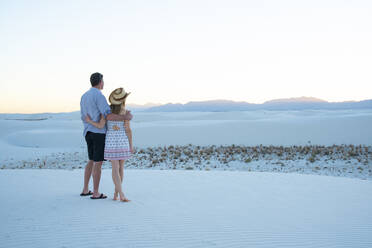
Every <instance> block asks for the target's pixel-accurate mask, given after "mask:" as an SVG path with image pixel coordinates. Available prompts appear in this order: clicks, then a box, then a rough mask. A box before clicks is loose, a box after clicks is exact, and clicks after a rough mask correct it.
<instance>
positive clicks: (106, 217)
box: [0, 170, 372, 248]
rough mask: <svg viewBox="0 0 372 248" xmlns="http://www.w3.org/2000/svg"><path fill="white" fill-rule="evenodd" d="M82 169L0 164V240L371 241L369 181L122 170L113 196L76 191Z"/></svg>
mask: <svg viewBox="0 0 372 248" xmlns="http://www.w3.org/2000/svg"><path fill="white" fill-rule="evenodd" d="M82 175H83V171H82V170H74V171H66V170H1V171H0V195H1V199H2V200H1V201H0V209H1V211H0V219H1V224H0V247H15V248H16V247H38V248H40V247H48V248H49V247H66V248H68V247H81V248H84V247H327V248H328V247H366V248H367V247H372V215H371V206H372V194H371V192H372V182H371V181H366V180H358V179H349V178H336V177H326V176H312V175H296V174H273V173H249V172H227V171H208V172H203V171H170V170H168V171H161V170H127V171H126V172H125V182H124V188H125V192H126V194H127V196H128V198H130V199H132V202H131V203H121V202H114V201H112V200H109V199H106V200H90V199H89V198H83V197H80V196H79V193H80V192H79V190H80V189H81V183H82ZM112 190H113V185H112V182H111V172H110V171H108V170H104V171H103V176H102V183H101V191H102V192H104V193H107V194H109V195H110V196H112Z"/></svg>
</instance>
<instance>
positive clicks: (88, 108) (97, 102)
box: [80, 87, 111, 137]
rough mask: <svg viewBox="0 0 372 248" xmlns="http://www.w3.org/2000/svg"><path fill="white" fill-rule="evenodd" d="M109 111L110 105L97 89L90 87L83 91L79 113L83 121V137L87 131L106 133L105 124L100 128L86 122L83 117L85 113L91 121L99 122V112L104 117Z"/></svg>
mask: <svg viewBox="0 0 372 248" xmlns="http://www.w3.org/2000/svg"><path fill="white" fill-rule="evenodd" d="M110 113H111V109H110V106H109V105H108V103H107V101H106V98H105V96H104V95H103V94H102V92H101V91H100V90H99V89H97V88H94V87H92V88H90V89H89V90H88V91H87V92H85V93H84V95H83V96H82V97H81V100H80V114H81V120H82V121H83V123H84V137H85V135H86V134H87V132H88V131H90V132H92V133H106V126H105V127H104V128H101V129H100V128H96V127H95V126H93V125H91V124H89V123H88V122H86V121H85V117H86V115H87V114H88V115H89V116H90V118H91V119H92V120H93V121H95V122H99V120H100V119H101V114H103V115H104V116H105V118H106V116H107V115H108V114H110Z"/></svg>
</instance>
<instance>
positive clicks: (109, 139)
mask: <svg viewBox="0 0 372 248" xmlns="http://www.w3.org/2000/svg"><path fill="white" fill-rule="evenodd" d="M131 155H132V154H131V152H130V147H129V141H128V137H127V134H126V133H125V128H124V122H123V121H107V132H106V141H105V155H104V156H105V159H106V160H126V159H128V158H130V157H131Z"/></svg>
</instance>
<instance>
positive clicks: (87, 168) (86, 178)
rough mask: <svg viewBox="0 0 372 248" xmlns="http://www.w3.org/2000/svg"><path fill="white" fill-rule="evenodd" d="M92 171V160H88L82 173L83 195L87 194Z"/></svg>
mask: <svg viewBox="0 0 372 248" xmlns="http://www.w3.org/2000/svg"><path fill="white" fill-rule="evenodd" d="M92 169H93V160H89V161H88V163H87V165H86V166H85V171H84V187H83V192H82V193H83V194H87V193H88V192H89V181H90V177H91V175H92Z"/></svg>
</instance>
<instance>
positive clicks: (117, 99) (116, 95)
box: [109, 88, 130, 105]
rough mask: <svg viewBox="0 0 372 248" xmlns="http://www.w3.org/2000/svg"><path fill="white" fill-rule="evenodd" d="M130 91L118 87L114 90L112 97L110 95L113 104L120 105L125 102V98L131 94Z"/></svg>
mask: <svg viewBox="0 0 372 248" xmlns="http://www.w3.org/2000/svg"><path fill="white" fill-rule="evenodd" d="M129 94H130V92H129V93H128V92H125V90H124V89H123V88H117V89H116V90H114V91H113V92H111V94H110V97H109V102H110V103H111V104H112V105H119V104H123V103H124V102H125V99H126V98H127V96H129Z"/></svg>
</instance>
